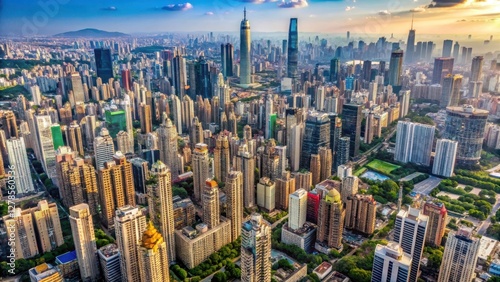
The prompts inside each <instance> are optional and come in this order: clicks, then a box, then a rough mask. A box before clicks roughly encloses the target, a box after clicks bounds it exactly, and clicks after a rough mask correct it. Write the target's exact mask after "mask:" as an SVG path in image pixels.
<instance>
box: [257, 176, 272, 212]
mask: <svg viewBox="0 0 500 282" xmlns="http://www.w3.org/2000/svg"><path fill="white" fill-rule="evenodd" d="M257 205H258V206H259V207H261V208H263V209H265V210H266V211H268V212H271V211H273V210H274V208H275V206H276V185H275V184H274V182H273V181H271V179H269V178H268V177H262V178H261V179H260V180H259V183H257Z"/></svg>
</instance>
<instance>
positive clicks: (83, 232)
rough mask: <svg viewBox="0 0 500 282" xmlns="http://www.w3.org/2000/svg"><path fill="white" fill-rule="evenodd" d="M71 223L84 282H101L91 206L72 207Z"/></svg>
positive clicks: (70, 210) (79, 205) (70, 212)
mask: <svg viewBox="0 0 500 282" xmlns="http://www.w3.org/2000/svg"><path fill="white" fill-rule="evenodd" d="M69 222H70V224H71V233H72V234H73V241H74V243H75V250H76V257H77V258H78V267H79V268H80V277H81V279H82V281H84V282H97V281H100V280H99V279H100V275H99V265H98V261H97V247H96V241H95V235H94V224H93V223H92V215H91V214H90V210H89V206H88V205H87V204H78V205H76V206H72V207H71V208H70V209H69Z"/></svg>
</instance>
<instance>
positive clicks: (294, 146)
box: [290, 123, 304, 171]
mask: <svg viewBox="0 0 500 282" xmlns="http://www.w3.org/2000/svg"><path fill="white" fill-rule="evenodd" d="M291 131H292V134H291V136H290V166H291V170H292V171H298V170H299V169H300V155H301V151H302V150H301V148H302V140H303V136H304V124H303V123H300V124H296V125H293V126H292V127H291Z"/></svg>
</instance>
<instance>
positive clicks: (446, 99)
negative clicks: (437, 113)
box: [439, 74, 463, 107]
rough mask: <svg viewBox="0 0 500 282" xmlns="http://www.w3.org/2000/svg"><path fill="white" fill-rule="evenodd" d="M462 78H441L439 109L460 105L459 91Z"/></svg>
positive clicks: (450, 75) (453, 76)
mask: <svg viewBox="0 0 500 282" xmlns="http://www.w3.org/2000/svg"><path fill="white" fill-rule="evenodd" d="M462 78H463V77H462V76H461V75H458V74H456V75H452V74H448V75H446V76H445V77H444V78H443V83H442V84H443V88H442V91H443V92H442V95H441V102H440V104H439V105H440V106H441V107H449V106H451V107H455V106H458V104H459V103H460V98H461V96H460V89H461V88H462Z"/></svg>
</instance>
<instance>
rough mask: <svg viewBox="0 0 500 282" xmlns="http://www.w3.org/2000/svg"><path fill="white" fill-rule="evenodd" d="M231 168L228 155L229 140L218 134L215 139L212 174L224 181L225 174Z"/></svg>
mask: <svg viewBox="0 0 500 282" xmlns="http://www.w3.org/2000/svg"><path fill="white" fill-rule="evenodd" d="M230 168H231V162H230V155H229V140H228V139H227V136H226V135H224V134H220V135H219V136H218V137H217V139H216V140H215V149H214V175H215V178H216V179H217V180H218V181H220V182H226V176H227V174H228V173H229V170H230Z"/></svg>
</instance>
